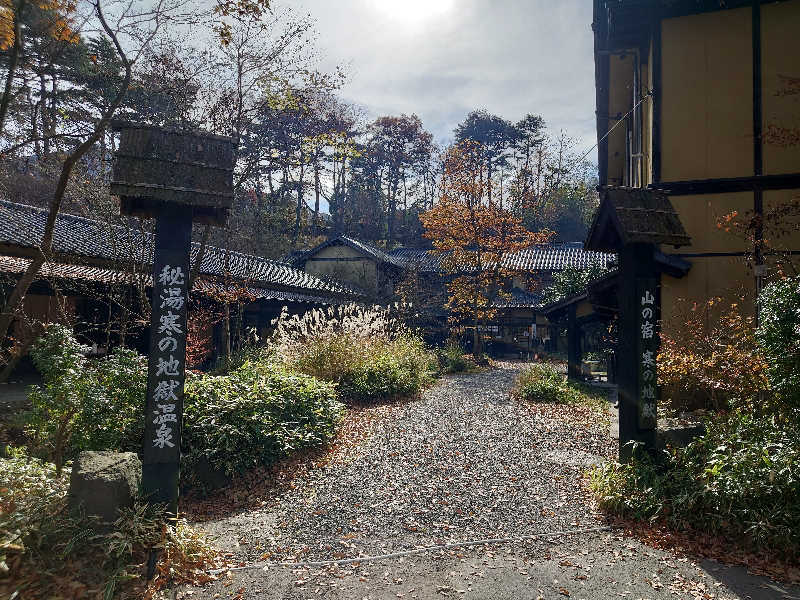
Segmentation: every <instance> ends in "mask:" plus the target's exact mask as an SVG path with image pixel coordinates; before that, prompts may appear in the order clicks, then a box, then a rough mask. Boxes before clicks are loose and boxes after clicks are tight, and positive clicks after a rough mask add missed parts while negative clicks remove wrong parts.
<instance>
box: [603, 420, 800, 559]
mask: <svg viewBox="0 0 800 600" xmlns="http://www.w3.org/2000/svg"><path fill="white" fill-rule="evenodd" d="M789 423H790V424H789V425H788V426H776V421H775V420H773V419H772V418H771V417H768V416H754V415H753V414H752V413H750V412H749V411H747V410H736V411H732V412H731V413H729V414H727V415H721V416H718V417H716V419H715V420H710V421H709V422H708V423H707V432H706V434H705V436H703V437H701V438H698V439H697V440H695V441H694V442H692V443H691V444H690V445H689V446H687V447H686V448H684V449H674V450H671V451H669V452H666V453H664V454H663V455H661V456H659V457H657V459H653V458H650V457H648V456H647V455H637V456H636V457H635V458H634V459H633V460H632V461H631V462H630V463H629V464H626V465H620V464H617V463H608V464H605V465H603V466H600V467H596V468H595V469H594V471H593V472H592V473H591V479H590V487H591V489H592V490H593V492H594V493H595V495H596V496H597V498H598V501H599V503H600V506H601V507H602V508H604V509H605V510H608V511H610V512H612V513H615V514H618V515H622V516H627V517H634V518H638V519H651V520H664V521H666V522H668V523H670V524H672V525H675V526H677V527H681V528H689V529H694V530H698V531H702V532H706V533H713V534H721V535H725V536H727V537H729V538H732V539H737V538H745V539H746V540H748V541H749V543H750V544H752V545H753V546H755V547H756V548H758V549H772V550H776V551H778V552H779V553H780V554H784V555H786V556H787V557H789V556H797V555H798V552H800V504H798V502H797V498H798V497H800V446H798V444H797V439H798V435H800V426H798V424H797V423H798V421H797V419H794V420H793V421H790V422H789Z"/></svg>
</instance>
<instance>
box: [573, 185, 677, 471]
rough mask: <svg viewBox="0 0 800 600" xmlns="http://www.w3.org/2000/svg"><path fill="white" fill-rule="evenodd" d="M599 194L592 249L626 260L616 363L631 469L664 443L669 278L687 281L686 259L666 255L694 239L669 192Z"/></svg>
mask: <svg viewBox="0 0 800 600" xmlns="http://www.w3.org/2000/svg"><path fill="white" fill-rule="evenodd" d="M599 191H600V207H599V208H598V210H597V212H596V213H595V215H594V219H593V220H592V226H591V228H590V229H589V235H588V237H587V240H586V248H587V249H589V250H604V251H614V252H617V253H618V256H619V267H618V271H619V275H618V276H617V277H618V282H617V286H616V287H617V302H618V306H619V322H618V326H617V331H618V341H617V349H616V353H615V359H616V360H615V363H616V380H617V386H618V392H619V458H620V461H623V462H626V461H628V460H630V458H631V456H632V454H633V447H634V445H641V446H644V448H645V449H647V450H654V449H655V447H656V441H657V433H658V418H657V417H658V415H657V407H658V375H657V373H656V357H657V355H658V342H659V340H658V330H659V327H660V324H661V292H660V290H661V285H660V284H661V277H662V275H663V274H664V273H667V274H671V275H673V276H682V275H681V274H676V273H675V272H676V271H681V269H680V268H679V267H678V266H677V263H676V260H677V261H680V259H675V258H673V259H672V260H671V261H670V260H669V259H667V257H666V256H665V255H663V254H661V252H660V250H659V247H660V246H662V245H670V246H673V247H675V248H678V247H680V246H687V245H689V244H690V243H691V239H690V238H689V236H688V235H687V233H686V231H685V230H684V228H683V224H682V223H681V221H680V219H679V218H678V214H677V213H676V212H675V209H674V208H673V206H672V203H671V202H670V201H669V198H668V197H667V195H666V194H665V193H664V192H662V191H659V190H650V189H643V188H624V187H609V186H604V187H601V188H599ZM657 257H660V258H659V259H658V260H657ZM665 259H666V260H667V262H664V260H665ZM659 261H660V262H659ZM689 266H691V265H688V264H687V270H688V267H689ZM683 274H685V271H683Z"/></svg>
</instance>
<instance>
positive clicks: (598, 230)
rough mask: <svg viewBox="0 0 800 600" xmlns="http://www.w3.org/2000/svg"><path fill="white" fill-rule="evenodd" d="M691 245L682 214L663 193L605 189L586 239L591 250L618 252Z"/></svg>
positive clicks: (623, 188) (601, 193)
mask: <svg viewBox="0 0 800 600" xmlns="http://www.w3.org/2000/svg"><path fill="white" fill-rule="evenodd" d="M633 243H647V244H668V245H671V246H675V247H676V248H677V247H680V246H688V245H689V244H691V238H690V237H689V235H688V234H687V233H686V230H685V229H684V228H683V223H681V220H680V218H679V217H678V213H677V212H675V209H674V208H673V206H672V203H671V202H670V201H669V197H668V196H667V194H666V193H665V192H663V191H661V190H650V189H643V188H627V187H610V186H607V187H603V188H601V190H600V207H599V208H598V209H597V212H595V215H594V219H593V220H592V226H591V227H590V229H589V234H588V236H587V238H586V248H588V249H590V250H605V251H613V250H618V249H619V248H620V247H621V246H623V245H625V244H633Z"/></svg>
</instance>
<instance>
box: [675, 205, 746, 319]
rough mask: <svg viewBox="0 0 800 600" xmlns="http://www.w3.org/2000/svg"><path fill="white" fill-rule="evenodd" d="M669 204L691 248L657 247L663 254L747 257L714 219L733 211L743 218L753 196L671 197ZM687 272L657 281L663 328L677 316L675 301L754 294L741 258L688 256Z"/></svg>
mask: <svg viewBox="0 0 800 600" xmlns="http://www.w3.org/2000/svg"><path fill="white" fill-rule="evenodd" d="M671 201H672V205H673V206H674V207H675V210H676V211H677V212H678V215H679V217H680V219H681V222H682V223H683V226H684V228H685V229H686V232H687V233H688V234H689V236H690V237H691V238H692V245H691V246H684V247H681V248H680V249H678V250H675V249H674V248H672V247H663V248H662V251H663V252H665V253H675V252H677V253H681V254H683V253H687V254H704V253H709V252H718V253H724V252H750V251H751V250H752V246H751V244H750V243H749V242H748V241H747V240H746V239H744V238H743V237H742V236H740V235H738V234H736V233H734V232H730V233H729V232H726V231H725V230H724V229H720V228H719V227H718V226H717V223H718V222H719V220H720V217H723V216H725V215H726V214H730V213H732V212H733V211H737V212H738V214H739V215H744V214H746V213H748V212H749V211H752V210H753V193H752V192H742V193H738V194H705V195H700V196H673V197H672V198H671ZM687 260H689V261H690V262H691V263H692V268H691V269H690V270H689V273H688V274H687V275H686V276H685V277H683V278H680V279H675V278H673V277H669V276H666V275H665V276H663V277H662V278H661V285H662V290H661V307H662V308H661V310H662V318H663V320H664V322H665V323H667V322H668V321H669V320H670V317H671V316H672V315H674V314H675V313H676V312H680V305H681V304H682V303H681V302H679V300H687V301H694V300H697V301H699V302H703V301H705V300H706V299H707V298H711V297H714V296H723V297H728V298H732V297H734V296H735V295H739V294H741V293H742V292H743V291H744V290H753V289H754V285H755V284H754V280H753V273H752V270H751V268H750V265H749V264H748V262H747V260H746V258H745V257H744V256H710V257H698V256H693V257H689V258H688V259H687Z"/></svg>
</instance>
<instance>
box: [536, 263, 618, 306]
mask: <svg viewBox="0 0 800 600" xmlns="http://www.w3.org/2000/svg"><path fill="white" fill-rule="evenodd" d="M607 272H608V269H606V268H605V267H604V266H603V265H601V264H600V263H595V264H592V265H590V266H589V267H588V268H586V269H578V268H576V267H567V268H566V269H564V270H562V271H558V272H557V273H554V274H553V283H552V284H550V285H549V286H547V288H545V290H544V292H543V294H542V301H543V302H544V303H545V304H547V303H550V302H557V301H559V300H562V299H564V298H568V297H570V296H572V295H574V294H579V293H581V292H585V291H586V288H587V286H588V285H589V283H591V282H592V281H594V280H595V279H598V278H600V277H602V276H603V275H604V274H605V273H607Z"/></svg>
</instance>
